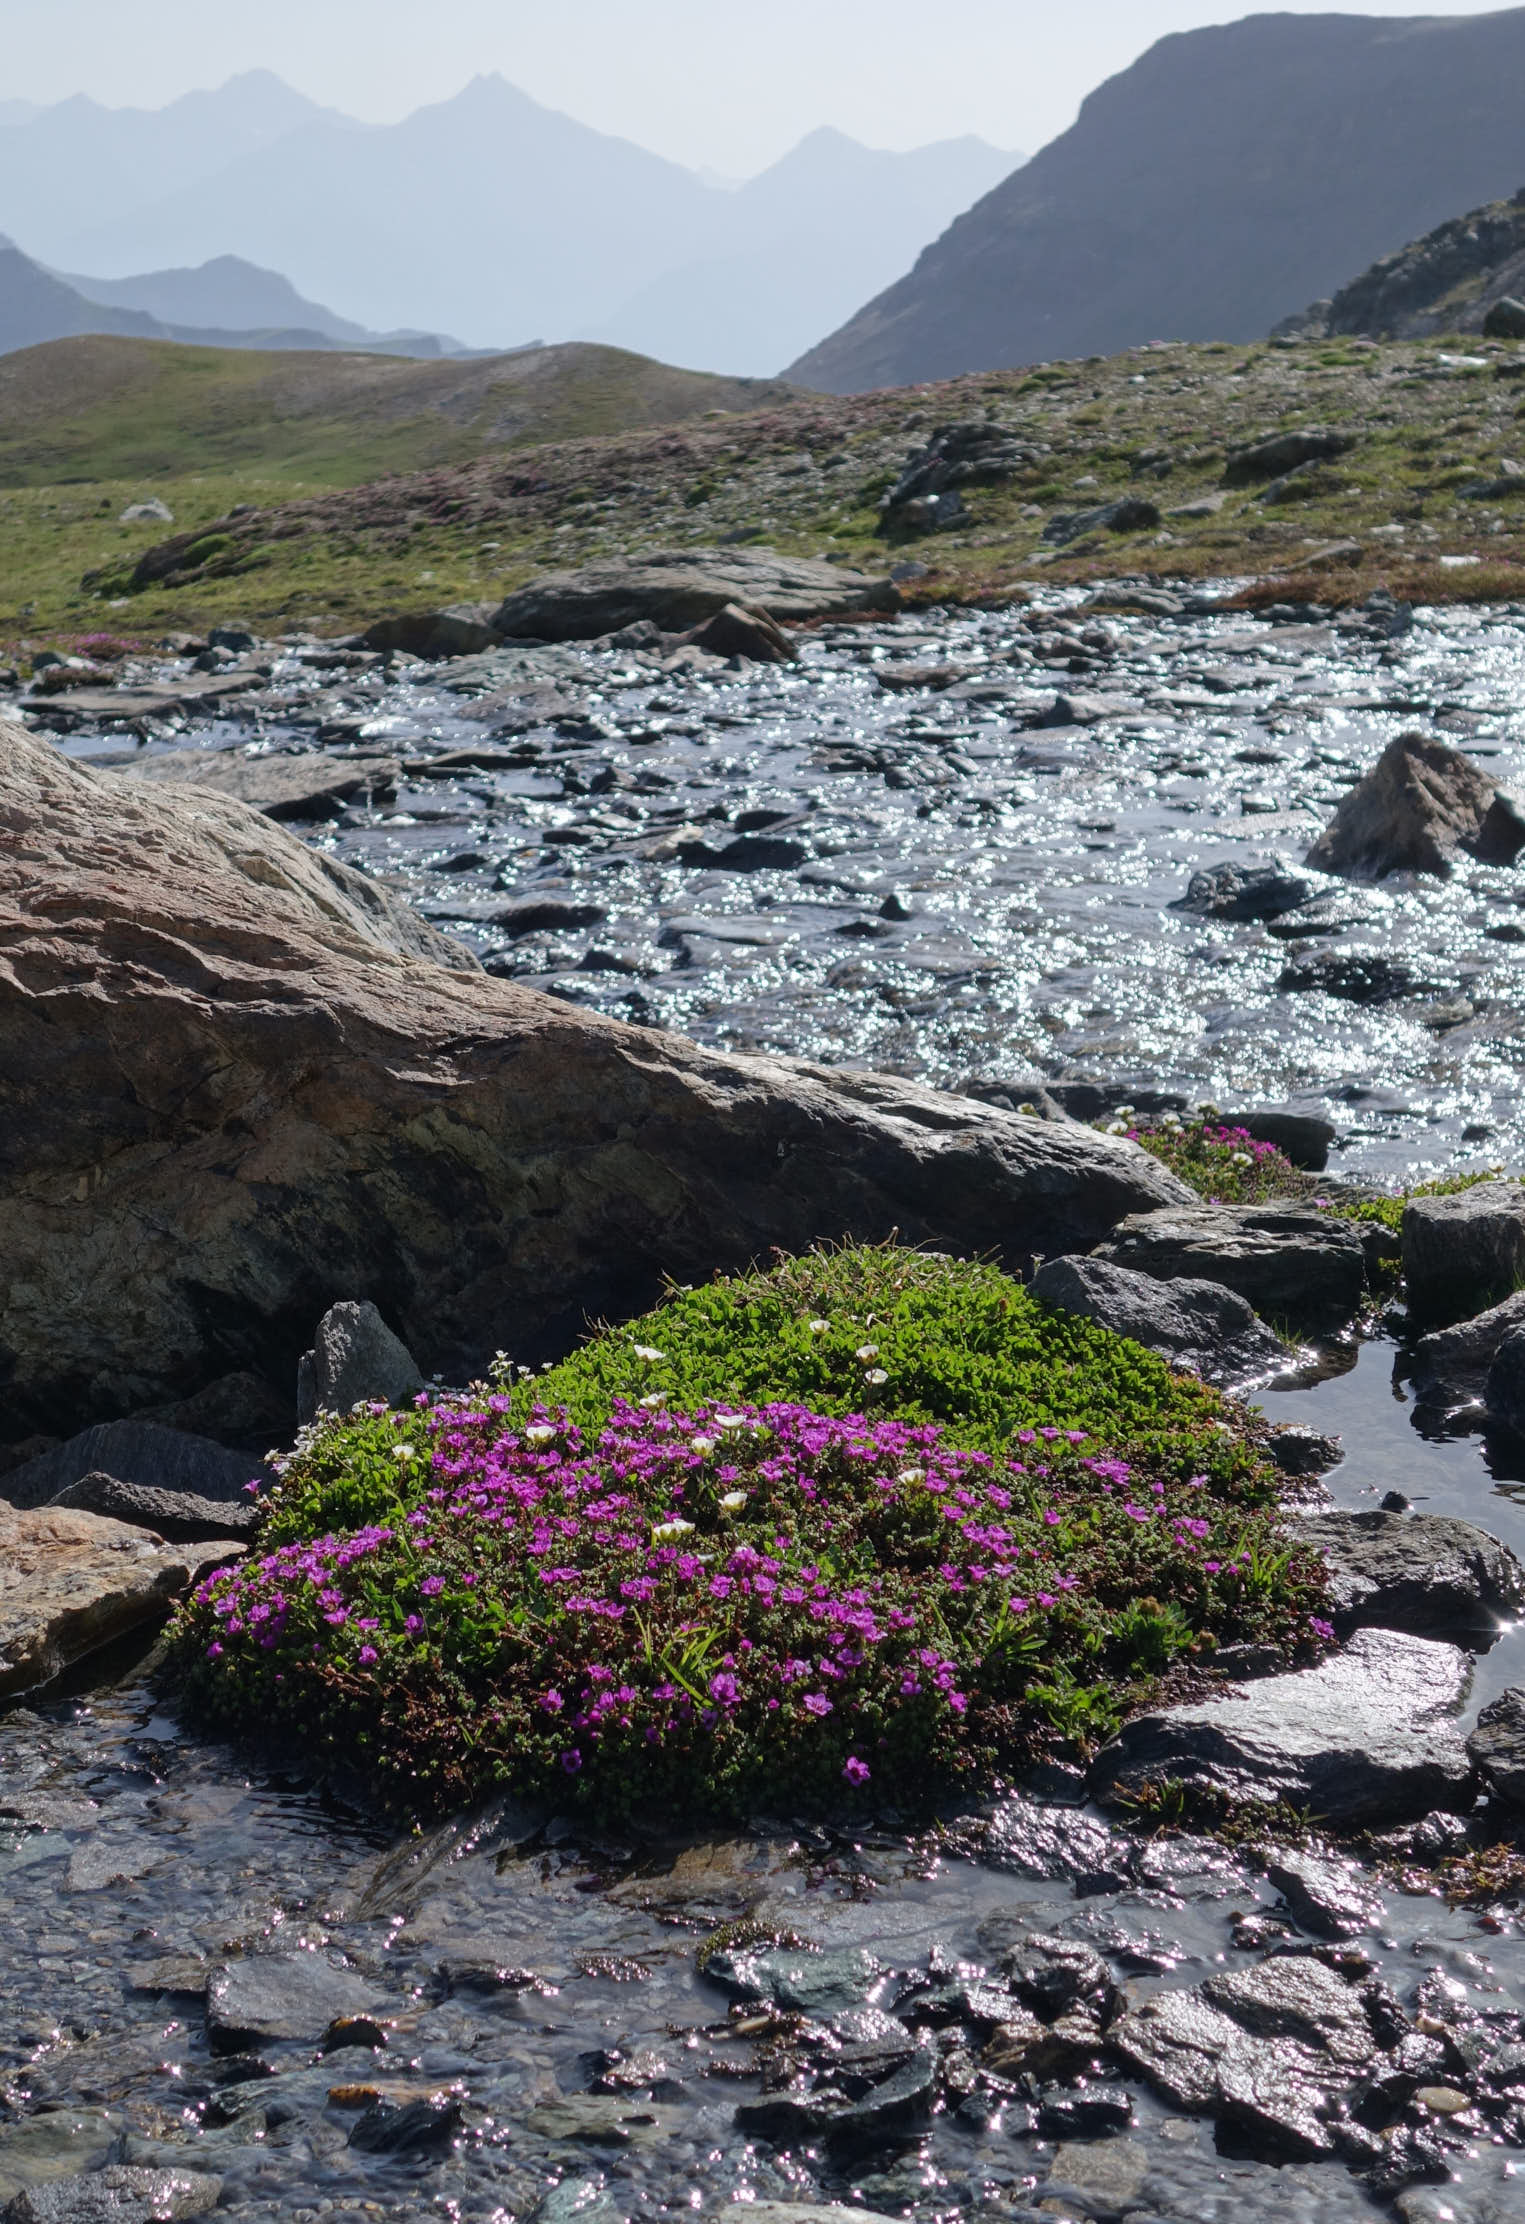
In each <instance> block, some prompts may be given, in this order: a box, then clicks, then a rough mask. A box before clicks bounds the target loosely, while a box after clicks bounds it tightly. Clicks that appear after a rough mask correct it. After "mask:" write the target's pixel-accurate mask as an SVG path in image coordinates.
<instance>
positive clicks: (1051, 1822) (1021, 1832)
mask: <svg viewBox="0 0 1525 2224" xmlns="http://www.w3.org/2000/svg"><path fill="white" fill-rule="evenodd" d="M976 1850H977V1857H978V1858H979V1859H980V1860H982V1861H987V1862H989V1864H990V1865H991V1867H992V1868H997V1869H1005V1870H1007V1871H1009V1872H1010V1873H1011V1874H1013V1875H1015V1876H1022V1877H1031V1878H1033V1879H1034V1880H1035V1881H1042V1880H1043V1879H1045V1878H1049V1877H1068V1878H1070V1879H1071V1881H1072V1882H1075V1883H1079V1882H1081V1881H1082V1880H1088V1879H1098V1880H1099V1879H1101V1878H1110V1879H1115V1881H1116V1883H1117V1884H1118V1885H1121V1884H1123V1883H1125V1882H1126V1881H1127V1880H1128V1878H1129V1876H1130V1874H1131V1852H1132V1849H1131V1846H1130V1844H1129V1841H1128V1840H1127V1839H1126V1838H1123V1837H1121V1836H1119V1834H1118V1833H1117V1832H1115V1831H1113V1830H1111V1829H1109V1827H1108V1826H1107V1824H1106V1823H1104V1822H1102V1821H1101V1820H1100V1818H1099V1817H1097V1816H1095V1815H1087V1814H1082V1813H1079V1812H1077V1811H1076V1809H1075V1808H1073V1807H1060V1806H1049V1805H1046V1804H1044V1803H1042V1802H1040V1801H1038V1800H1035V1799H1027V1798H1024V1797H1023V1796H1022V1795H1021V1794H1017V1795H1016V1796H1014V1797H1012V1798H1009V1799H1003V1800H1002V1801H1001V1803H1000V1805H999V1806H998V1807H997V1809H996V1811H995V1813H994V1814H993V1815H992V1816H991V1817H990V1819H989V1821H988V1822H987V1823H985V1824H984V1825H983V1826H982V1827H981V1828H980V1829H979V1831H978V1832H977V1834H976Z"/></svg>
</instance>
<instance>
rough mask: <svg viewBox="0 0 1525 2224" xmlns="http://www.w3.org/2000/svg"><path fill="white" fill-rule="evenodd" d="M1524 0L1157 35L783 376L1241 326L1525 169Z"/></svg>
mask: <svg viewBox="0 0 1525 2224" xmlns="http://www.w3.org/2000/svg"><path fill="white" fill-rule="evenodd" d="M1522 84H1525V9H1522V8H1513V9H1508V10H1506V11H1504V12H1503V13H1500V14H1494V15H1479V16H1454V17H1441V16H1428V17H1419V16H1414V17H1406V18H1392V19H1385V18H1381V17H1372V16H1355V15H1326V16H1313V15H1259V16H1250V17H1248V18H1247V19H1245V20H1244V21H1242V22H1239V23H1234V24H1229V25H1227V26H1223V27H1217V28H1213V29H1207V30H1199V31H1188V32H1183V33H1180V34H1178V35H1177V36H1174V37H1171V38H1166V39H1161V40H1160V41H1159V42H1158V44H1157V45H1155V46H1153V47H1151V48H1150V49H1149V51H1148V53H1146V54H1145V55H1143V56H1142V57H1141V58H1140V60H1138V61H1137V62H1135V63H1134V64H1133V66H1132V68H1131V69H1127V70H1124V71H1122V72H1121V74H1120V75H1118V76H1116V77H1113V78H1111V79H1109V80H1108V81H1107V83H1105V84H1104V85H1102V86H1100V87H1099V88H1098V90H1097V91H1095V92H1094V93H1092V94H1091V95H1090V96H1089V98H1088V99H1087V100H1086V101H1085V103H1084V105H1083V106H1082V108H1081V111H1080V115H1079V118H1078V120H1077V121H1076V123H1075V124H1074V126H1073V127H1072V129H1070V130H1069V131H1067V132H1065V133H1064V134H1063V136H1062V137H1060V138H1058V139H1056V140H1054V141H1053V142H1052V143H1051V144H1050V145H1049V146H1047V147H1045V148H1044V149H1043V150H1042V152H1041V153H1039V154H1037V155H1035V156H1034V157H1033V159H1032V161H1030V162H1029V163H1027V164H1026V165H1025V166H1024V167H1023V168H1022V169H1020V170H1018V171H1017V172H1016V173H1015V174H1014V175H1012V176H1011V177H1009V178H1007V179H1006V180H1005V181H1004V182H1003V183H1002V184H1000V185H998V186H997V187H996V188H995V190H994V191H993V192H991V193H989V194H987V195H986V197H985V198H984V199H983V200H982V201H980V202H978V203H977V204H976V205H975V206H974V207H973V208H971V209H970V210H969V211H968V212H967V213H966V214H965V215H963V216H961V217H960V218H959V219H958V220H957V222H955V223H954V224H953V225H952V226H951V227H950V229H949V230H948V231H947V232H946V233H945V234H943V235H942V236H941V237H940V238H939V239H937V240H936V241H935V242H934V243H933V244H932V245H931V246H929V247H927V248H926V249H925V251H924V252H923V253H922V254H921V256H920V257H919V259H918V260H917V261H916V263H915V265H914V267H913V268H912V269H911V270H910V272H909V274H908V275H907V276H904V277H902V278H901V279H900V280H899V282H898V283H897V284H895V285H893V286H891V287H889V288H888V290H887V291H885V292H883V293H881V294H879V295H878V296H877V297H876V298H875V299H873V300H871V301H870V302H869V303H868V305H867V306H866V307H865V308H862V309H860V310H859V312H858V313H857V315H856V316H854V317H853V318H851V319H850V320H849V321H848V322H847V323H846V324H844V325H843V326H842V327H841V329H840V330H838V331H836V332H834V333H833V334H832V336H831V337H830V338H829V339H827V340H825V341H823V342H822V343H821V344H820V345H818V346H816V347H814V348H812V349H810V350H809V351H808V352H807V353H806V354H804V355H802V356H800V357H799V358H798V359H797V360H796V361H795V362H794V363H793V365H792V367H791V369H790V370H789V372H788V373H787V375H788V376H789V377H790V378H792V379H794V380H796V381H798V382H799V383H800V384H802V385H807V386H814V387H819V388H824V389H825V390H827V391H829V392H834V393H853V392H859V391H863V390H866V389H869V388H873V387H879V386H895V385H906V384H910V383H913V382H915V381H918V380H922V379H939V378H951V377H954V376H956V375H958V374H960V373H964V372H970V371H978V370H987V369H994V368H997V367H1000V366H1006V365H1011V364H1018V363H1031V362H1039V361H1043V360H1046V359H1051V358H1056V357H1073V356H1083V355H1089V354H1111V353H1114V352H1116V351H1117V350H1118V349H1121V348H1125V347H1129V346H1132V345H1135V344H1137V343H1140V342H1142V341H1145V340H1152V339H1178V340H1210V339H1225V340H1236V341H1237V340H1249V339H1254V338H1258V337H1260V336H1262V335H1263V334H1264V333H1266V332H1267V331H1268V330H1269V329H1270V328H1271V326H1272V325H1274V324H1275V323H1277V322H1278V321H1279V320H1280V319H1283V318H1285V317H1287V316H1288V315H1289V314H1292V313H1294V312H1296V311H1298V310H1299V309H1300V308H1301V306H1302V304H1304V303H1305V302H1308V301H1311V300H1318V299H1320V298H1324V297H1328V296H1331V295H1332V294H1333V293H1334V292H1335V289H1336V288H1337V287H1339V286H1341V285H1343V284H1344V283H1345V282H1346V281H1347V280H1348V279H1349V278H1350V277H1351V274H1352V273H1353V272H1356V271H1360V270H1362V269H1364V268H1365V267H1366V266H1367V265H1369V264H1371V263H1373V262H1374V261H1375V260H1376V259H1377V258H1378V257H1379V256H1383V255H1386V254H1388V253H1389V252H1391V251H1392V250H1393V249H1394V248H1396V247H1397V246H1398V245H1399V244H1400V243H1401V242H1403V241H1405V240H1414V239H1417V238H1418V237H1419V236H1420V235H1421V234H1423V233H1426V232H1429V231H1430V230H1431V229H1432V228H1433V227H1435V226H1436V225H1439V224H1442V223H1444V222H1445V221H1446V220H1448V219H1450V218H1451V217H1453V216H1454V215H1455V213H1456V211H1457V210H1458V209H1466V208H1472V207H1475V206H1477V205H1478V204H1479V203H1481V202H1486V201H1490V200H1492V199H1494V198H1496V197H1497V196H1499V195H1501V194H1508V193H1511V192H1513V191H1514V190H1515V188H1516V187H1517V186H1519V185H1520V183H1521V182H1522V180H1525V104H1522V102H1521V99H1520V87H1521V85H1522Z"/></svg>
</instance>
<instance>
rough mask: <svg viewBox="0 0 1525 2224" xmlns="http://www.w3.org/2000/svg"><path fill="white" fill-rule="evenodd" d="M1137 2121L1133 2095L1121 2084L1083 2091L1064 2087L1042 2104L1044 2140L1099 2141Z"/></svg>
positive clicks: (1040, 2131) (1040, 2115)
mask: <svg viewBox="0 0 1525 2224" xmlns="http://www.w3.org/2000/svg"><path fill="white" fill-rule="evenodd" d="M1132 2122H1133V2096H1132V2094H1131V2093H1129V2092H1128V2091H1127V2090H1126V2088H1125V2087H1123V2086H1121V2085H1093V2086H1090V2087H1088V2088H1087V2089H1086V2090H1085V2091H1083V2092H1065V2091H1064V2090H1063V2089H1062V2088H1061V2089H1057V2090H1055V2091H1051V2092H1048V2093H1045V2094H1044V2095H1043V2097H1042V2098H1041V2099H1040V2101H1039V2103H1038V2125H1037V2128H1038V2136H1039V2137H1040V2138H1041V2139H1096V2138H1105V2137H1106V2136H1107V2135H1108V2134H1109V2133H1116V2132H1120V2131H1126V2130H1127V2129H1128V2127H1129V2125H1130V2124H1131V2123H1132Z"/></svg>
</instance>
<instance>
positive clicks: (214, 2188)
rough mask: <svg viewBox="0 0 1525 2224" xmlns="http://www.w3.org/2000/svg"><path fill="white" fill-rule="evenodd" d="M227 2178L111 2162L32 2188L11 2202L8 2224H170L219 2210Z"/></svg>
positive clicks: (6, 2214)
mask: <svg viewBox="0 0 1525 2224" xmlns="http://www.w3.org/2000/svg"><path fill="white" fill-rule="evenodd" d="M221 2193H222V2180H221V2179H220V2178H214V2177H212V2176H211V2175H210V2173H208V2172H206V2171H203V2170H141V2169H134V2168H133V2167H132V2166H131V2165H129V2164H124V2163H118V2162H113V2163H108V2164H107V2165H106V2167H105V2169H103V2170H88V2171H83V2172H81V2173H80V2174H79V2175H77V2176H74V2177H68V2178H54V2179H53V2180H52V2182H51V2183H50V2184H46V2185H34V2186H29V2187H28V2188H27V2189H26V2191H25V2192H23V2193H18V2194H16V2195H15V2197H14V2198H13V2199H12V2200H11V2201H9V2202H8V2203H7V2204H6V2208H5V2212H4V2224H168V2220H170V2219H176V2218H179V2217H183V2216H205V2215H206V2214H207V2213H208V2211H209V2210H211V2209H214V2208H216V2206H217V2203H218V2199H219V2197H220V2196H221Z"/></svg>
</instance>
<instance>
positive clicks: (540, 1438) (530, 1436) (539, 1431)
mask: <svg viewBox="0 0 1525 2224" xmlns="http://www.w3.org/2000/svg"><path fill="white" fill-rule="evenodd" d="M524 1441H525V1443H526V1444H554V1443H555V1441H556V1431H555V1430H554V1429H553V1428H552V1427H551V1424H550V1423H549V1421H536V1422H535V1423H534V1424H533V1426H532V1427H530V1428H527V1429H526V1430H525V1432H524Z"/></svg>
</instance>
